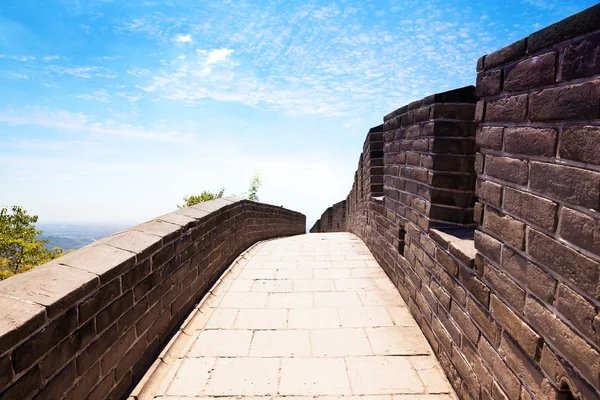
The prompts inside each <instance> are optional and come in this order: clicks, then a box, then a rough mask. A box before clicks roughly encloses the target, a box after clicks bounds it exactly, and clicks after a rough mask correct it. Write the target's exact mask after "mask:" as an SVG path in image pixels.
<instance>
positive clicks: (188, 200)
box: [177, 188, 225, 208]
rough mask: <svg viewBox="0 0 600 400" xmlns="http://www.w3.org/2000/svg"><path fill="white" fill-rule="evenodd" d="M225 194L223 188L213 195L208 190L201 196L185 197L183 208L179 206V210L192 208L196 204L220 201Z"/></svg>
mask: <svg viewBox="0 0 600 400" xmlns="http://www.w3.org/2000/svg"><path fill="white" fill-rule="evenodd" d="M223 193H225V188H221V190H219V191H218V192H215V193H211V192H209V191H208V190H205V191H203V192H202V193H200V194H199V195H191V196H185V197H184V198H183V201H184V204H183V205H181V206H180V205H177V208H185V207H191V206H193V205H194V204H198V203H202V202H204V201H210V200H214V199H220V198H221V197H223Z"/></svg>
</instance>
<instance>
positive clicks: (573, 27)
mask: <svg viewBox="0 0 600 400" xmlns="http://www.w3.org/2000/svg"><path fill="white" fill-rule="evenodd" d="M598 21H600V6H598V5H595V6H593V7H590V8H588V9H586V10H583V11H581V12H579V13H577V14H574V15H571V16H570V17H568V18H565V19H563V20H562V21H559V22H557V23H555V24H552V25H550V26H547V27H545V28H543V29H540V30H539V31H537V32H534V33H532V34H531V35H529V37H528V38H527V50H528V51H529V52H530V53H531V52H536V51H538V50H541V49H543V48H545V47H549V46H552V45H554V44H557V43H559V42H562V41H564V40H566V39H570V38H573V37H576V36H581V35H584V34H586V33H588V32H592V31H595V30H597V29H598ZM523 40H525V39H523Z"/></svg>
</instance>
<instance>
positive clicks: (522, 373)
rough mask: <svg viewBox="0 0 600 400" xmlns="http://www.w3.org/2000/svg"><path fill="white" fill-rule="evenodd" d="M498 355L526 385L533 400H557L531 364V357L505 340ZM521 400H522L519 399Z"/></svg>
mask: <svg viewBox="0 0 600 400" xmlns="http://www.w3.org/2000/svg"><path fill="white" fill-rule="evenodd" d="M500 354H501V355H502V356H504V359H505V360H506V362H507V364H509V365H510V366H511V367H512V369H513V371H514V372H515V373H516V374H517V376H518V377H519V378H520V379H521V381H522V382H524V383H525V385H527V387H528V388H529V390H531V392H532V393H533V395H534V396H535V399H548V400H551V399H552V400H554V399H557V393H556V389H554V388H553V387H552V385H551V384H550V383H549V382H548V381H547V380H546V378H544V375H542V373H541V372H540V370H539V369H538V368H537V366H536V365H535V364H534V363H533V359H534V358H533V356H531V355H529V354H527V355H525V354H523V353H522V352H521V350H520V349H519V348H518V347H517V346H516V345H515V344H514V343H513V342H512V341H511V340H510V339H507V338H503V339H502V343H501V344H500ZM521 399H524V398H523V397H521Z"/></svg>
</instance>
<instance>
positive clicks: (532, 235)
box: [527, 229, 600, 299]
mask: <svg viewBox="0 0 600 400" xmlns="http://www.w3.org/2000/svg"><path fill="white" fill-rule="evenodd" d="M527 231H528V232H527V252H528V253H529V254H530V255H531V257H533V258H534V259H536V260H538V261H539V262H540V263H542V265H544V266H546V267H548V268H550V269H552V270H553V271H555V272H556V273H558V274H560V275H561V276H563V277H564V278H565V279H568V280H569V281H571V282H573V283H574V284H575V285H577V286H578V287H579V288H581V290H584V291H586V292H587V293H589V294H590V295H591V296H593V297H594V298H596V299H600V263H598V262H596V261H594V260H592V259H590V258H588V257H586V256H584V255H583V254H581V253H578V252H577V251H575V250H573V249H572V248H570V247H567V246H565V245H563V244H561V243H560V242H558V241H556V240H554V239H552V238H550V237H549V236H546V235H544V234H543V233H540V232H538V231H536V230H533V229H528V230H527Z"/></svg>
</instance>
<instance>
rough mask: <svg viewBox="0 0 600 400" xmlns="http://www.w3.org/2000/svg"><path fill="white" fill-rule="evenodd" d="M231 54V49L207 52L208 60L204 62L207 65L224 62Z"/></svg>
mask: <svg viewBox="0 0 600 400" xmlns="http://www.w3.org/2000/svg"><path fill="white" fill-rule="evenodd" d="M231 53H233V50H231V49H216V50H211V51H210V52H208V58H207V60H206V63H207V64H216V63H218V62H221V61H224V60H225V59H227V57H228V56H229V55H230V54H231Z"/></svg>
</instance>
